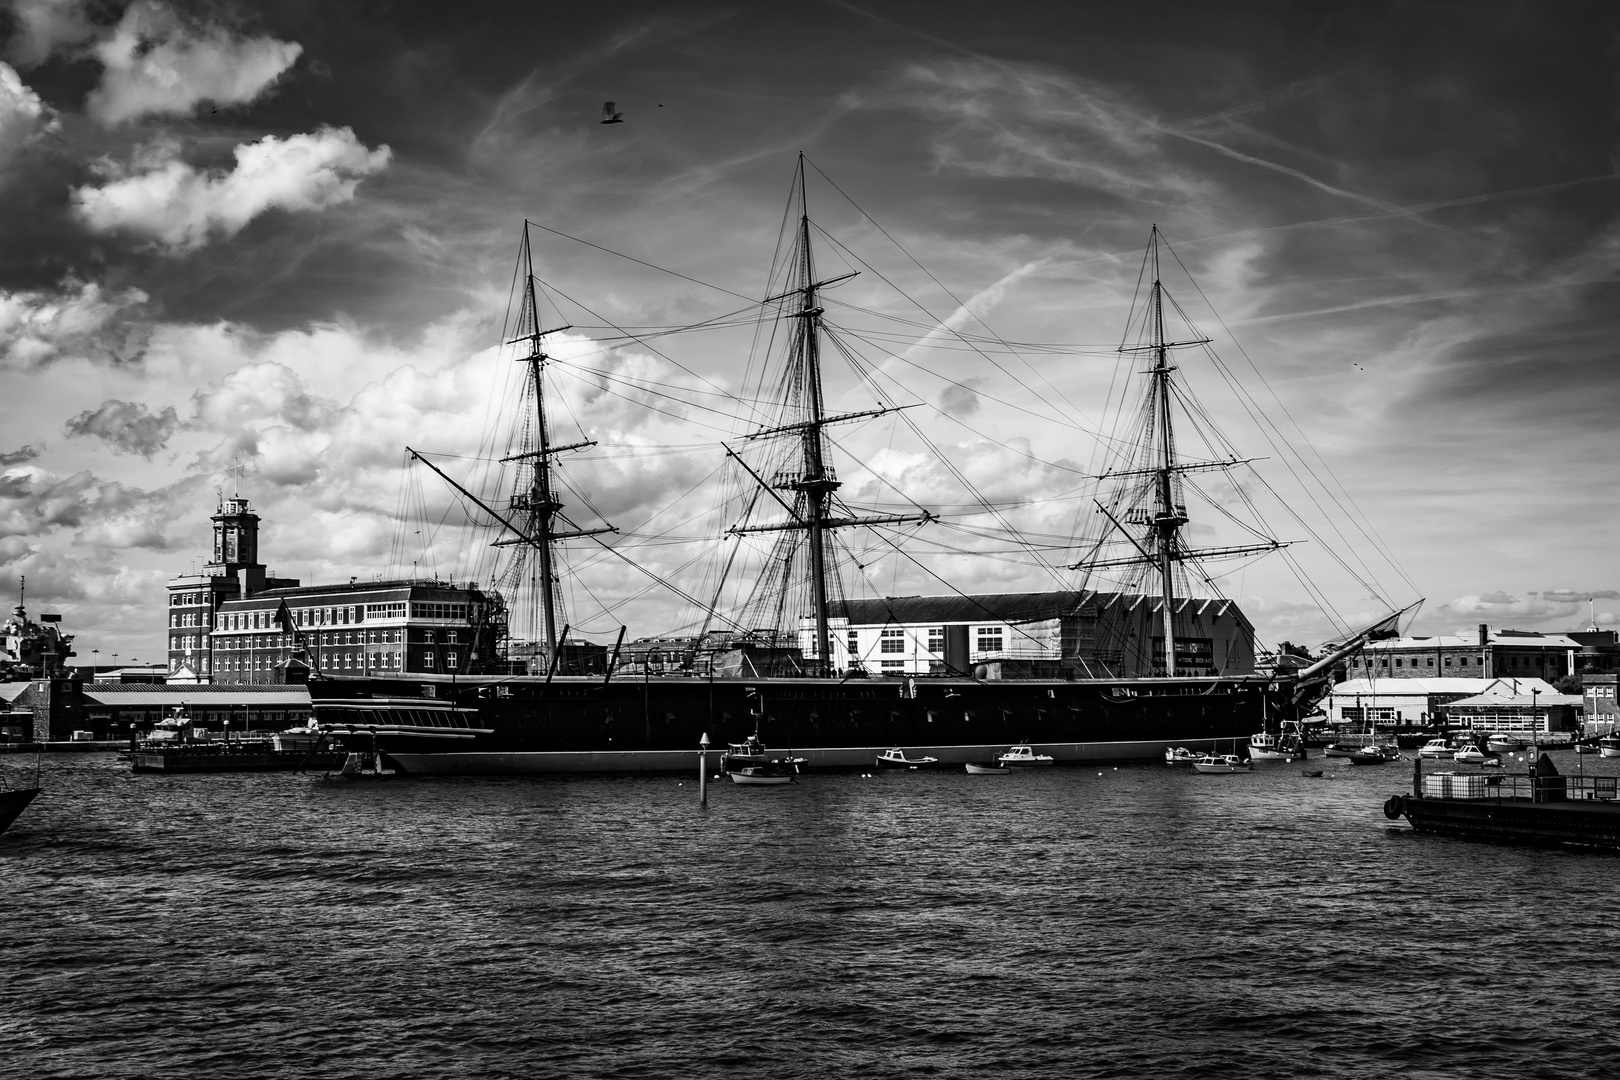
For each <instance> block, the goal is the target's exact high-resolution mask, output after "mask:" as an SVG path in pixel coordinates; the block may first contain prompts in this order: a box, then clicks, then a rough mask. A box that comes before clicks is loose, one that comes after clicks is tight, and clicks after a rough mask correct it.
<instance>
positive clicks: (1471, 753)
mask: <svg viewBox="0 0 1620 1080" xmlns="http://www.w3.org/2000/svg"><path fill="white" fill-rule="evenodd" d="M1489 758H1490V755H1489V754H1487V753H1485V751H1483V750H1481V749H1480V748H1479V747H1477V746H1464V747H1462V748H1461V749H1459V750H1458V751H1457V752H1456V753H1455V754H1453V755H1452V760H1453V761H1456V762H1460V763H1461V764H1463V765H1483V764H1485V762H1486V761H1487V760H1488V759H1489Z"/></svg>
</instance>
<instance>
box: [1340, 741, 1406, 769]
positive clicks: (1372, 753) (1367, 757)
mask: <svg viewBox="0 0 1620 1080" xmlns="http://www.w3.org/2000/svg"><path fill="white" fill-rule="evenodd" d="M1399 760H1401V751H1400V748H1399V747H1396V746H1387V745H1386V746H1377V745H1374V746H1363V747H1362V748H1361V749H1360V750H1357V751H1356V752H1355V753H1353V754H1351V755H1350V764H1352V765H1388V764H1389V763H1390V762H1392V761H1399Z"/></svg>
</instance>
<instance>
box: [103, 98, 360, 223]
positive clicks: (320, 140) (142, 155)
mask: <svg viewBox="0 0 1620 1080" xmlns="http://www.w3.org/2000/svg"><path fill="white" fill-rule="evenodd" d="M234 153H235V156H236V167H235V168H234V169H232V170H231V171H230V172H225V171H223V170H217V169H207V170H199V169H196V168H193V167H192V166H190V165H188V164H186V163H185V162H184V161H181V160H180V157H179V154H180V148H179V146H178V144H175V143H173V142H168V141H160V142H157V143H153V144H149V145H147V146H145V147H143V148H142V149H141V151H140V152H139V153H137V154H136V156H135V158H134V159H133V160H132V161H131V163H130V164H129V165H128V166H124V165H121V164H118V163H116V162H111V161H104V162H103V163H102V165H101V168H102V171H103V173H104V174H105V175H106V176H107V177H108V180H107V182H106V183H105V184H103V185H101V186H99V187H97V186H95V185H91V184H87V185H85V186H84V187H81V188H78V189H77V190H75V191H74V193H73V205H74V211H75V213H77V215H78V217H79V219H80V220H81V221H83V222H84V223H85V224H86V225H88V226H89V227H90V228H91V229H93V230H94V231H96V232H101V233H111V232H125V233H130V234H132V235H135V236H139V237H144V238H146V239H149V240H152V241H154V242H155V243H157V244H158V245H159V246H161V247H163V248H166V249H167V250H168V251H169V252H171V253H174V254H180V253H184V252H187V251H194V250H196V249H197V248H199V247H202V246H203V244H205V243H207V242H208V239H209V238H210V236H213V235H221V236H225V237H231V236H235V235H236V234H237V233H238V232H241V231H242V229H243V228H244V227H245V226H246V225H247V223H248V222H250V221H252V220H253V219H254V218H256V217H258V216H259V215H260V214H262V213H264V212H266V211H268V210H289V211H299V210H303V211H309V210H324V209H326V208H327V207H330V206H335V205H337V204H339V203H345V202H348V201H349V200H351V199H353V198H354V189H355V188H356V187H357V186H358V185H359V183H360V181H361V180H362V179H363V178H364V177H366V176H368V175H370V174H371V173H373V172H376V171H377V170H379V169H381V168H383V167H384V166H386V165H387V164H388V161H389V158H390V157H391V156H392V151H391V150H389V148H388V147H387V146H380V147H378V148H377V149H375V150H371V149H367V147H366V146H365V145H364V144H363V143H361V142H360V140H359V139H357V138H355V135H354V132H353V131H351V130H349V129H348V128H332V127H321V128H319V129H318V130H316V131H315V132H314V133H312V134H304V135H292V136H289V137H288V138H285V139H279V138H277V137H275V136H274V135H266V136H265V137H264V138H262V139H260V140H259V141H258V142H251V143H243V144H242V145H240V146H238V147H236V149H235V151H234Z"/></svg>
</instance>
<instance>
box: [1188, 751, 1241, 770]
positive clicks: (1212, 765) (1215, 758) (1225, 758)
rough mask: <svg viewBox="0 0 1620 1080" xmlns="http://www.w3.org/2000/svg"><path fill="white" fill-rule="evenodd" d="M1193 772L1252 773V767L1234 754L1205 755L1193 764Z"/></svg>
mask: <svg viewBox="0 0 1620 1080" xmlns="http://www.w3.org/2000/svg"><path fill="white" fill-rule="evenodd" d="M1193 771H1194V772H1201V773H1240V772H1252V771H1254V767H1253V766H1251V765H1250V764H1249V763H1248V762H1247V761H1244V760H1243V759H1242V758H1240V757H1238V756H1237V755H1236V754H1205V755H1204V756H1203V757H1201V758H1199V759H1198V760H1197V761H1195V762H1193Z"/></svg>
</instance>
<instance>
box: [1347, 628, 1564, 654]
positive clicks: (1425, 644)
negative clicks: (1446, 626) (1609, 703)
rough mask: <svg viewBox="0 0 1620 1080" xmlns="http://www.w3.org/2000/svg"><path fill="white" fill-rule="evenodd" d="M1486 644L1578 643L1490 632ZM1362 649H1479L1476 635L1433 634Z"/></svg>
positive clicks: (1551, 636) (1546, 645)
mask: <svg viewBox="0 0 1620 1080" xmlns="http://www.w3.org/2000/svg"><path fill="white" fill-rule="evenodd" d="M1487 638H1488V640H1489V643H1490V644H1492V645H1500V646H1503V647H1515V646H1523V647H1525V648H1531V649H1579V648H1581V647H1582V646H1581V643H1580V642H1578V641H1576V640H1575V639H1574V638H1572V637H1570V636H1568V635H1567V634H1540V633H1535V632H1534V631H1530V630H1492V631H1490V632H1489V633H1488V634H1487ZM1365 648H1366V649H1367V650H1368V651H1369V652H1376V651H1381V650H1384V649H1396V650H1408V649H1411V650H1417V651H1421V650H1423V649H1477V648H1479V635H1477V634H1465V635H1460V636H1459V635H1457V634H1435V635H1433V636H1432V637H1400V638H1385V639H1384V640H1382V641H1369V642H1368V643H1367V644H1366V646H1365Z"/></svg>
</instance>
